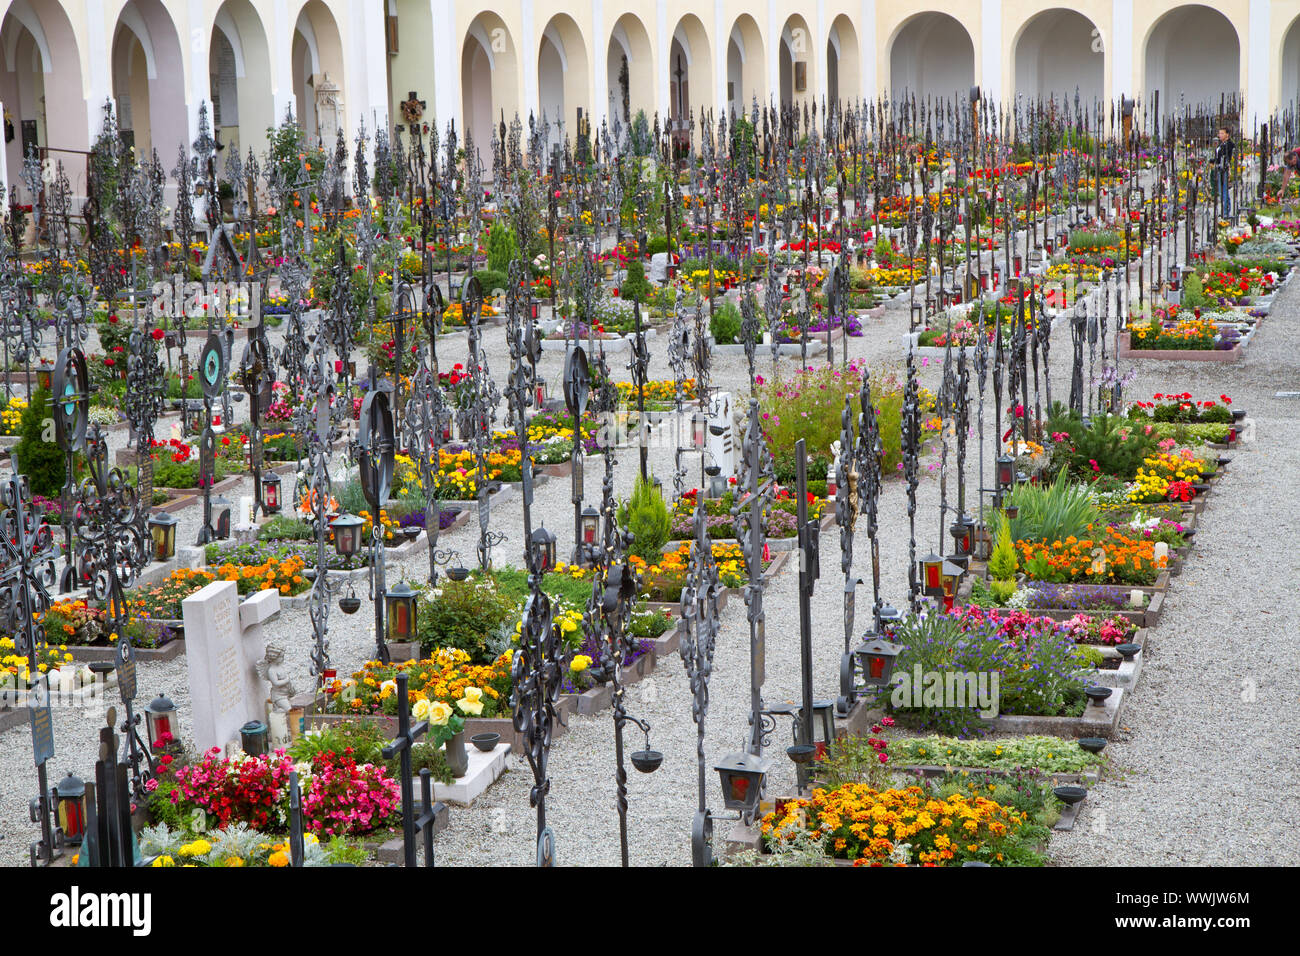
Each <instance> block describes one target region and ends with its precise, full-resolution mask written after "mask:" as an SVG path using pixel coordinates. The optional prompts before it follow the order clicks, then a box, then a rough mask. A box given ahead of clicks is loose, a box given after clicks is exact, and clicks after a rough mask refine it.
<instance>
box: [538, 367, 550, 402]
mask: <svg viewBox="0 0 1300 956" xmlns="http://www.w3.org/2000/svg"><path fill="white" fill-rule="evenodd" d="M548 397H550V388H549V387H548V386H547V384H546V379H544V378H542V377H541V376H540V375H539V376H538V377H537V407H538V408H545V407H546V399H547V398H548Z"/></svg>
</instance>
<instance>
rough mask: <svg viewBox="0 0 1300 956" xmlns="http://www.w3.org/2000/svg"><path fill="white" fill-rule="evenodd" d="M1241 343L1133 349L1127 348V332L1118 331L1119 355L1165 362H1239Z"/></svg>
mask: <svg viewBox="0 0 1300 956" xmlns="http://www.w3.org/2000/svg"><path fill="white" fill-rule="evenodd" d="M1241 354H1242V352H1241V344H1240V343H1238V344H1237V345H1234V346H1233V347H1232V348H1230V349H1133V348H1129V333H1128V332H1121V333H1119V357H1120V358H1132V359H1161V360H1164V361H1167V362H1240V361H1241Z"/></svg>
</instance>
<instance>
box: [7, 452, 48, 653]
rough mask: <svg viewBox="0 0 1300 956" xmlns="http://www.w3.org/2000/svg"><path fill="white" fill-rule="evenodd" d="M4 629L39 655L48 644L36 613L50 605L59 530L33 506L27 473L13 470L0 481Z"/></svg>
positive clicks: (23, 649)
mask: <svg viewBox="0 0 1300 956" xmlns="http://www.w3.org/2000/svg"><path fill="white" fill-rule="evenodd" d="M0 558H2V559H3V560H2V561H0V631H3V632H4V633H7V634H10V635H12V636H13V637H14V646H15V649H16V650H17V652H18V654H19V655H21V656H24V657H26V658H27V659H28V660H33V659H35V651H36V649H37V646H38V645H39V644H42V643H44V634H43V631H42V630H41V629H40V628H39V627H38V626H37V625H36V618H37V617H38V616H39V615H41V614H43V613H44V612H45V611H46V610H47V609H48V608H49V606H50V589H51V588H53V587H54V585H55V582H56V581H57V579H58V575H57V573H56V571H55V568H54V535H53V533H52V532H51V531H50V526H49V525H48V524H47V523H46V522H45V518H44V515H42V514H41V513H40V512H39V511H38V510H37V509H36V508H35V507H34V506H33V505H32V496H31V490H30V488H29V487H28V485H27V477H26V476H25V475H10V476H9V478H8V479H6V481H5V483H4V484H3V485H0Z"/></svg>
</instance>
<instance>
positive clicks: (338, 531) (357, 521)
mask: <svg viewBox="0 0 1300 956" xmlns="http://www.w3.org/2000/svg"><path fill="white" fill-rule="evenodd" d="M365 526H366V523H365V521H363V520H362V519H361V518H359V517H357V516H356V515H354V514H348V513H345V514H341V515H339V516H338V517H337V518H335V519H334V520H333V521H331V522H330V529H331V530H332V531H333V532H334V550H335V551H336V552H337V553H338V556H339V557H341V558H345V559H347V561H348V563H349V564H350V563H351V562H352V558H353V556H355V555H356V554H358V553H359V552H360V551H361V531H362V529H363V528H365Z"/></svg>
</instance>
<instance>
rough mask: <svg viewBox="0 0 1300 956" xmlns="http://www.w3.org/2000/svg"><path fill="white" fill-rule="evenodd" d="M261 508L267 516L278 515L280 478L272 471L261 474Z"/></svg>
mask: <svg viewBox="0 0 1300 956" xmlns="http://www.w3.org/2000/svg"><path fill="white" fill-rule="evenodd" d="M262 507H263V508H265V509H266V513H267V514H269V515H278V514H279V513H280V476H279V475H277V474H276V473H275V472H273V471H266V472H263V473H262Z"/></svg>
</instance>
